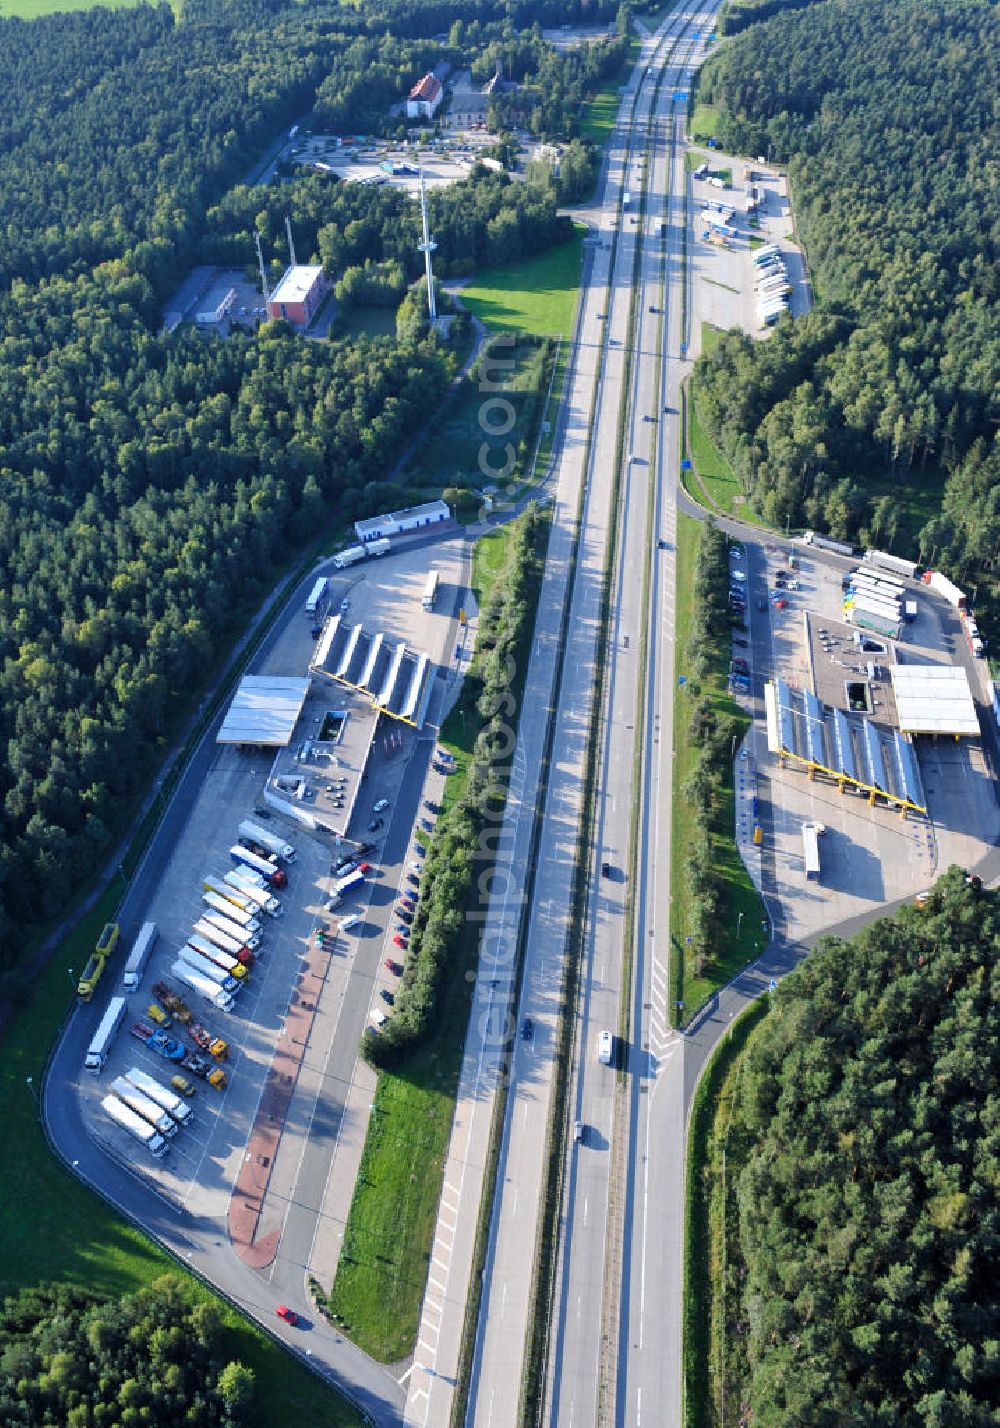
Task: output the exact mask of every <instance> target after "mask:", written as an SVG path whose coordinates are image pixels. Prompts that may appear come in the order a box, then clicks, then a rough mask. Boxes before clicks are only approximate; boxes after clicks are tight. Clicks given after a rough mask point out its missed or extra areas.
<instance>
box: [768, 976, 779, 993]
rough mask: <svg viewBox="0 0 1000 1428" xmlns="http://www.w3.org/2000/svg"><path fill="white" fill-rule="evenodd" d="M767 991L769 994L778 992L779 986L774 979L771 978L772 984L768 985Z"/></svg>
mask: <svg viewBox="0 0 1000 1428" xmlns="http://www.w3.org/2000/svg"><path fill="white" fill-rule="evenodd" d="M767 990H768V991H769V992H776V991H777V990H778V984H777V982H776V981H775V980H774V978H773V977H772V978H771V980H770V982H768V984H767Z"/></svg>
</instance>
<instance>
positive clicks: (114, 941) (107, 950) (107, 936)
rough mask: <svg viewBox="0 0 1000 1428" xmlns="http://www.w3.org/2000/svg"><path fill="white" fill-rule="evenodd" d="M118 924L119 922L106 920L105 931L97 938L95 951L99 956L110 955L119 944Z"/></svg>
mask: <svg viewBox="0 0 1000 1428" xmlns="http://www.w3.org/2000/svg"><path fill="white" fill-rule="evenodd" d="M118 932H119V928H118V924H117V922H106V923H105V924H104V931H103V932H102V933H101V935H100V937H99V938H98V939H97V946H96V947H95V948H94V953H95V955H96V956H98V957H110V956H111V954H112V952H113V951H114V950H115V948H116V947H117V945H118Z"/></svg>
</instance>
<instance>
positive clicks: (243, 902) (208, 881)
mask: <svg viewBox="0 0 1000 1428" xmlns="http://www.w3.org/2000/svg"><path fill="white" fill-rule="evenodd" d="M201 886H202V890H203V891H204V892H214V893H215V894H216V895H217V896H218V897H221V898H225V900H226V901H227V902H232V903H235V904H236V906H237V907H241V908H243V910H244V912H250V913H252V912H253V908H252V907H251V905H250V903H251V899H250V898H248V897H246V895H245V894H244V893H243V892H241V890H240V889H239V888H238V887H234V886H233V884H231V883H229V882H227V881H225V879H223V878H216V877H213V875H212V874H211V873H209V874H208V875H207V876H206V877H204V878H202V880H201Z"/></svg>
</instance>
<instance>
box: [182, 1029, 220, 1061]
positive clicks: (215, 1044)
mask: <svg viewBox="0 0 1000 1428" xmlns="http://www.w3.org/2000/svg"><path fill="white" fill-rule="evenodd" d="M188 1035H189V1036H190V1038H191V1040H192V1041H193V1042H194V1044H195V1046H197V1048H198V1050H199V1051H207V1052H208V1054H209V1056H211V1058H212V1060H213V1061H225V1060H226V1058H227V1056H228V1055H229V1043H228V1041H225V1040H224V1039H223V1038H222V1037H221V1036H216V1035H214V1033H213V1032H211V1031H209V1029H208V1027H207V1026H202V1024H201V1022H200V1021H194V1022H192V1023H191V1026H190V1029H189V1031H188Z"/></svg>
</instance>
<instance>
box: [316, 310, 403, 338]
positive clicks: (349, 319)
mask: <svg viewBox="0 0 1000 1428" xmlns="http://www.w3.org/2000/svg"><path fill="white" fill-rule="evenodd" d="M395 335H396V309H395V308H394V307H354V308H348V309H347V311H346V312H338V314H337V316H336V318H335V319H334V323H333V328H332V329H331V333H330V336H331V337H334V338H337V337H395Z"/></svg>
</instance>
